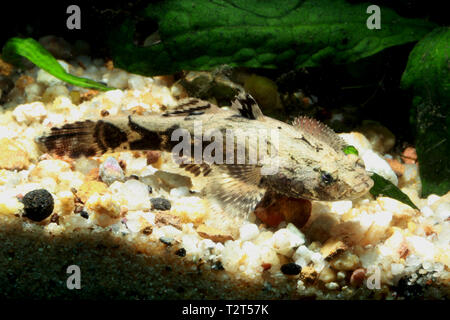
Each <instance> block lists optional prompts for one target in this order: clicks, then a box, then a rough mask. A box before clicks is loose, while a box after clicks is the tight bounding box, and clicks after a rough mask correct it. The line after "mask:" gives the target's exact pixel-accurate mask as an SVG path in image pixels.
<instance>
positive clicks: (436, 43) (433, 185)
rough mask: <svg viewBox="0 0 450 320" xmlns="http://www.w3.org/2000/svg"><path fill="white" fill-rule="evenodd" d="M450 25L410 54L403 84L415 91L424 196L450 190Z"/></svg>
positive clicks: (413, 112)
mask: <svg viewBox="0 0 450 320" xmlns="http://www.w3.org/2000/svg"><path fill="white" fill-rule="evenodd" d="M449 56H450V28H449V27H442V28H437V29H435V30H433V31H432V32H430V33H429V34H428V35H427V36H426V37H424V38H423V39H422V40H421V41H419V42H418V43H417V44H416V46H415V47H414V49H413V50H412V51H411V54H410V55H409V59H408V64H407V66H406V70H405V72H404V73H403V76H402V80H401V85H402V87H403V88H405V89H409V90H411V91H412V94H413V96H414V98H413V108H412V109H411V123H412V125H413V127H414V128H415V134H416V150H417V157H418V160H419V167H420V178H421V180H422V196H424V197H426V196H428V195H429V194H432V193H435V194H438V195H443V194H445V193H447V192H448V191H449V190H450V141H449V139H450V60H449Z"/></svg>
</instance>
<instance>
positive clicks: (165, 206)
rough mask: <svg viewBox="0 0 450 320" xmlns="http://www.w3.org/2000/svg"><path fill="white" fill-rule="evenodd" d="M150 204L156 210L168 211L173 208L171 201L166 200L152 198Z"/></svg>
mask: <svg viewBox="0 0 450 320" xmlns="http://www.w3.org/2000/svg"><path fill="white" fill-rule="evenodd" d="M150 202H151V203H152V208H153V209H155V210H161V211H166V210H170V208H171V207H172V205H171V204H170V201H169V200H167V199H164V198H152V199H150Z"/></svg>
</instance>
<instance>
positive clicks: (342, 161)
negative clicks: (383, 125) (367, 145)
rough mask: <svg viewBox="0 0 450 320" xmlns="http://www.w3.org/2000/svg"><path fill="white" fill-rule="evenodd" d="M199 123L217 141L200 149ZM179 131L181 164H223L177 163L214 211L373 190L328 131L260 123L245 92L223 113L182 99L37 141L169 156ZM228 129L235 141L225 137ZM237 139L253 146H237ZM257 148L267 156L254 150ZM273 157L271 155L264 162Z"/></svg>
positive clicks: (75, 151)
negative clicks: (183, 146) (182, 135)
mask: <svg viewBox="0 0 450 320" xmlns="http://www.w3.org/2000/svg"><path fill="white" fill-rule="evenodd" d="M199 124H201V133H202V134H204V135H207V133H208V132H209V133H211V132H215V133H217V134H222V137H223V139H219V138H216V136H214V135H213V136H214V138H210V139H211V142H204V141H203V143H201V145H200V146H199V141H198V139H196V138H195V132H197V133H198V130H199ZM180 129H183V130H184V132H188V133H189V134H190V137H189V148H190V150H191V152H190V155H189V154H188V158H190V159H187V161H188V162H189V160H193V159H192V158H193V157H194V154H195V148H200V150H201V152H204V153H206V154H207V153H208V151H209V153H210V154H211V155H213V156H215V157H216V156H220V158H221V159H223V161H222V162H223V163H220V161H217V157H216V158H214V159H215V160H216V161H209V162H208V161H200V163H195V161H190V163H181V164H179V165H180V167H181V168H183V170H186V171H188V172H189V173H190V174H192V175H193V176H196V177H197V178H200V179H205V183H204V185H205V187H204V189H203V193H204V196H205V197H206V198H207V199H208V200H210V203H211V204H212V207H213V208H217V209H219V210H221V211H223V212H226V213H228V214H231V215H233V216H240V217H243V218H245V217H247V216H248V214H249V213H250V212H252V211H253V210H254V208H255V206H256V205H257V204H258V202H259V201H260V200H261V199H262V197H263V195H264V194H265V193H266V192H267V191H271V192H276V193H280V194H283V195H286V196H289V197H294V198H304V199H309V200H322V201H335V200H344V199H353V198H357V197H360V196H362V195H363V194H365V193H366V192H367V191H368V190H369V189H370V188H371V187H372V186H373V181H372V179H371V178H370V176H369V174H368V173H367V172H366V170H365V167H364V164H363V162H362V160H361V159H360V158H359V157H358V156H356V155H354V154H345V153H344V152H343V148H344V147H345V146H346V144H345V142H344V140H343V139H342V138H340V137H339V136H338V135H337V134H336V133H335V132H334V131H333V130H331V129H330V128H328V127H327V126H326V125H324V124H322V123H320V122H318V121H316V120H314V119H310V118H306V117H299V118H297V119H295V120H294V122H293V123H292V124H287V123H284V122H281V121H278V120H275V119H272V118H269V117H266V116H264V115H263V113H262V112H261V110H260V108H259V106H258V105H257V103H256V101H255V100H254V99H253V97H251V96H250V95H249V94H247V93H240V94H239V95H238V96H237V97H236V99H235V100H234V101H233V103H232V105H231V108H229V109H224V108H219V107H217V106H215V105H213V104H211V103H209V102H207V101H202V100H199V99H195V98H188V99H183V100H180V101H179V104H178V105H177V106H176V107H175V108H173V109H170V110H168V111H166V112H165V113H160V114H153V115H125V116H107V117H104V118H101V119H97V120H85V121H78V122H74V123H68V124H65V125H63V126H61V127H54V128H51V130H50V131H49V132H47V133H46V134H44V135H43V136H40V137H38V138H37V142H38V143H39V144H41V145H42V146H43V147H44V149H46V151H47V152H49V153H55V154H57V155H60V156H63V155H65V156H69V157H72V158H78V157H81V156H87V157H89V156H98V155H101V154H103V153H107V152H117V151H129V150H161V151H168V152H171V151H173V150H174V148H176V146H177V144H179V142H180V139H173V135H175V134H176V133H179V130H180ZM227 130H228V131H227ZM230 131H231V132H233V134H235V136H236V138H233V139H232V140H231V139H226V134H227V132H230ZM259 132H271V133H276V135H272V134H270V133H268V134H266V135H264V134H259ZM255 133H256V134H255ZM239 135H246V136H248V137H252V138H253V140H252V139H250V138H249V139H244V140H242V139H241V141H239V139H238V138H239ZM177 136H178V138H179V135H177ZM274 136H276V137H277V139H276V141H275V139H273V137H274ZM255 139H256V140H255ZM212 141H214V142H215V143H217V144H216V145H215V146H221V147H222V148H223V154H220V155H219V154H218V153H217V154H216V151H217V150H215V151H213V152H211V146H210V143H212ZM227 141H228V143H227ZM243 141H244V142H243ZM264 144H265V145H267V146H268V147H267V148H266V150H267V151H264V149H262V148H261V146H262V145H264ZM208 146H209V147H208ZM208 148H209V149H208ZM240 148H241V149H240ZM242 148H244V150H245V159H244V160H245V161H244V163H242V161H241V162H238V157H237V155H238V152H237V151H238V150H241V151H242ZM273 151H274V152H273ZM252 152H256V153H257V154H258V152H259V155H262V156H263V157H265V159H269V160H267V161H268V163H269V164H270V163H271V161H275V160H274V159H276V161H277V162H276V168H277V170H276V171H274V172H272V173H271V174H267V173H265V172H264V170H263V168H264V166H263V164H261V163H259V162H258V163H254V162H253V163H251V162H250V161H249V156H248V155H249V154H251V153H252ZM263 153H264V154H263ZM273 154H276V157H268V155H273ZM183 156H184V157H185V160H186V156H185V155H183ZM230 156H234V159H233V160H234V162H232V163H230V162H229V161H227V160H230V159H229V158H228V157H230ZM258 159H260V158H258ZM209 160H211V159H209ZM241 160H242V158H241ZM197 162H198V161H197ZM266 164H267V162H266Z"/></svg>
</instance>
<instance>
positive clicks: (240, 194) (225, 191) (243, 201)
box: [203, 165, 266, 218]
mask: <svg viewBox="0 0 450 320" xmlns="http://www.w3.org/2000/svg"><path fill="white" fill-rule="evenodd" d="M211 168H212V170H211V173H210V176H209V181H208V183H207V184H206V186H205V189H204V190H203V192H204V195H205V197H206V198H207V199H208V200H209V202H210V203H211V207H212V208H213V209H216V210H222V211H224V212H225V213H227V214H230V215H232V216H239V217H241V218H247V216H248V214H249V213H251V212H252V211H253V210H254V209H255V207H256V205H257V204H258V203H259V201H260V200H261V199H262V197H263V196H264V193H265V192H266V189H265V188H264V187H262V186H261V185H260V182H261V172H260V168H259V167H257V166H254V165H215V166H212V167H211Z"/></svg>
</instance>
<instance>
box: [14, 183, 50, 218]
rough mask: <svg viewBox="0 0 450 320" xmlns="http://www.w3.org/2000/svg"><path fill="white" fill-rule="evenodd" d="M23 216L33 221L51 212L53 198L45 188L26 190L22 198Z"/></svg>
mask: <svg viewBox="0 0 450 320" xmlns="http://www.w3.org/2000/svg"><path fill="white" fill-rule="evenodd" d="M22 202H23V205H24V210H25V213H24V215H23V216H24V217H27V218H28V219H30V220H33V221H42V220H44V219H45V218H47V217H48V216H50V215H51V214H52V212H53V207H54V200H53V197H52V195H51V194H50V192H48V191H47V190H45V189H36V190H33V191H30V192H28V193H27V194H26V195H25V196H24V197H23V199H22Z"/></svg>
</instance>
